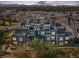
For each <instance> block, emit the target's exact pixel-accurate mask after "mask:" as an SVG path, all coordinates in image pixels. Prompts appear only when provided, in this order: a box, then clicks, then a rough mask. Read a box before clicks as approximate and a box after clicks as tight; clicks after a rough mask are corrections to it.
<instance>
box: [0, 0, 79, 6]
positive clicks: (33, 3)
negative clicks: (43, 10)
mask: <svg viewBox="0 0 79 59" xmlns="http://www.w3.org/2000/svg"><path fill="white" fill-rule="evenodd" d="M0 4H20V5H21V4H24V5H53V6H56V5H74V6H75V5H79V1H0Z"/></svg>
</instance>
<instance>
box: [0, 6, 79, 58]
mask: <svg viewBox="0 0 79 59" xmlns="http://www.w3.org/2000/svg"><path fill="white" fill-rule="evenodd" d="M7 5H8V4H3V5H0V57H1V58H5V57H13V58H19V57H20V58H30V57H31V58H38V57H40V58H41V57H42V58H62V57H64V58H67V57H69V58H73V57H79V52H78V51H79V10H78V9H79V6H76V7H75V6H50V5H48V6H46V5H28V6H27V5H18V4H17V5H15V4H13V5H12V4H11V5H8V7H7ZM43 7H44V8H43Z"/></svg>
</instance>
